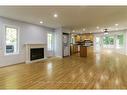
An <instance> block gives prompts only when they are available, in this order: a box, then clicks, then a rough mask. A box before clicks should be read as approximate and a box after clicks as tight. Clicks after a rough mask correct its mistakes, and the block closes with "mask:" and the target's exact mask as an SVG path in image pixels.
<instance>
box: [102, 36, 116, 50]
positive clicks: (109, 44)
mask: <svg viewBox="0 0 127 95" xmlns="http://www.w3.org/2000/svg"><path fill="white" fill-rule="evenodd" d="M103 47H104V48H113V47H114V36H105V37H103Z"/></svg>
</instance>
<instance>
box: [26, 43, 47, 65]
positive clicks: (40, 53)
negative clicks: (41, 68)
mask: <svg viewBox="0 0 127 95" xmlns="http://www.w3.org/2000/svg"><path fill="white" fill-rule="evenodd" d="M25 47H26V59H25V63H33V62H37V61H41V60H45V59H47V45H46V44H41V43H40V44H39V43H37V44H35V43H29V44H28V43H27V44H25Z"/></svg>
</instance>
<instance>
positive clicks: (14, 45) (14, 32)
mask: <svg viewBox="0 0 127 95" xmlns="http://www.w3.org/2000/svg"><path fill="white" fill-rule="evenodd" d="M5 40H6V41H5V54H7V55H8V54H16V53H18V29H17V28H12V27H8V26H6V27H5Z"/></svg>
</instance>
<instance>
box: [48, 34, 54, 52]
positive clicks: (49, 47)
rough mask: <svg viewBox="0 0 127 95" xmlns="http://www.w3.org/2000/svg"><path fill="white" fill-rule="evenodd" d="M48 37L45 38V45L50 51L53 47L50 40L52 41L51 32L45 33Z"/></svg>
mask: <svg viewBox="0 0 127 95" xmlns="http://www.w3.org/2000/svg"><path fill="white" fill-rule="evenodd" d="M47 36H48V37H47V38H48V39H47V45H48V46H47V47H48V50H49V51H51V50H52V49H53V48H52V42H53V37H52V34H51V33H48V35H47Z"/></svg>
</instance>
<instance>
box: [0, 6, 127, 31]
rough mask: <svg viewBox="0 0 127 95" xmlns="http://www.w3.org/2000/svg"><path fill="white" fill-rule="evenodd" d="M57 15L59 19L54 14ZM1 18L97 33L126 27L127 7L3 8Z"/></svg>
mask: <svg viewBox="0 0 127 95" xmlns="http://www.w3.org/2000/svg"><path fill="white" fill-rule="evenodd" d="M54 13H57V14H58V18H54V17H53V14H54ZM0 16H3V17H7V18H11V19H16V20H20V21H25V22H29V23H33V24H38V25H40V23H39V22H40V20H43V22H44V23H43V24H42V25H44V26H47V27H51V28H57V27H66V28H70V29H72V30H73V29H75V30H80V29H81V30H82V28H85V29H86V31H87V32H95V31H96V30H97V29H96V27H97V26H99V27H100V29H102V28H105V27H106V28H109V27H110V28H115V25H114V24H115V23H118V24H119V28H121V27H122V28H123V27H126V26H127V24H126V22H127V7H111V6H105V7H104V6H99V7H97V6H70V7H69V6H29V7H28V6H15V7H14V6H10V7H9V6H8V7H7V6H1V7H0Z"/></svg>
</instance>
